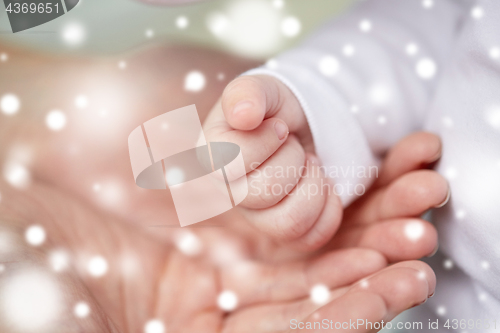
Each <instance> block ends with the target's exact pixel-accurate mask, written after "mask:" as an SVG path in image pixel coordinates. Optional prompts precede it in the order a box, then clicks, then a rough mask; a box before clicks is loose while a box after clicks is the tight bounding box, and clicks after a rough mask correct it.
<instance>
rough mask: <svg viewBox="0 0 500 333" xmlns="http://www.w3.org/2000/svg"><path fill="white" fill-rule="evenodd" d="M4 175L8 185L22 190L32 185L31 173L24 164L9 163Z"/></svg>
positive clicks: (5, 167)
mask: <svg viewBox="0 0 500 333" xmlns="http://www.w3.org/2000/svg"><path fill="white" fill-rule="evenodd" d="M3 175H4V178H5V180H6V181H7V183H9V184H10V185H11V186H13V187H15V188H18V189H21V190H22V189H26V188H27V187H28V186H29V185H30V183H31V173H30V171H29V170H28V168H27V167H26V166H25V165H24V164H22V163H17V162H7V163H6V164H5V166H4V169H3Z"/></svg>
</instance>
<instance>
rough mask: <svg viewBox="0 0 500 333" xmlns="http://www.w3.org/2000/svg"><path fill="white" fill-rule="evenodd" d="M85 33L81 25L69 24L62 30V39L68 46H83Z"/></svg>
mask: <svg viewBox="0 0 500 333" xmlns="http://www.w3.org/2000/svg"><path fill="white" fill-rule="evenodd" d="M86 35H87V33H86V31H85V28H84V27H83V25H81V24H80V23H77V22H72V23H69V24H68V25H66V26H64V28H63V30H62V39H63V41H64V42H65V43H66V44H67V45H69V46H78V45H81V44H83V42H84V41H85V38H86Z"/></svg>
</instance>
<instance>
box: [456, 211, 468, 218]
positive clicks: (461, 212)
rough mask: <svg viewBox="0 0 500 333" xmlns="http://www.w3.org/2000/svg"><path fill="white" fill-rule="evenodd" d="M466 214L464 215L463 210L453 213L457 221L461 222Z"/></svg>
mask: <svg viewBox="0 0 500 333" xmlns="http://www.w3.org/2000/svg"><path fill="white" fill-rule="evenodd" d="M465 215H466V213H465V210H463V209H457V211H456V212H455V217H456V218H457V219H459V220H462V219H463V218H464V217H465Z"/></svg>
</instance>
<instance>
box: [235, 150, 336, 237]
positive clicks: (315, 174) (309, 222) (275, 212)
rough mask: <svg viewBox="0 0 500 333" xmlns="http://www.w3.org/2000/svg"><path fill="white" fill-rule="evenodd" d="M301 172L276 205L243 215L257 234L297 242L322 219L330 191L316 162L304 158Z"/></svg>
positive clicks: (310, 158)
mask: <svg viewBox="0 0 500 333" xmlns="http://www.w3.org/2000/svg"><path fill="white" fill-rule="evenodd" d="M302 170H305V172H304V174H303V177H302V178H301V179H300V181H299V183H298V184H297V186H296V187H295V188H294V189H293V191H292V192H290V194H289V195H287V196H286V197H285V198H284V199H283V200H282V201H280V202H279V203H278V204H276V205H275V206H273V207H270V208H268V209H265V210H244V211H243V213H244V214H245V215H246V216H247V218H248V219H249V220H250V221H251V222H252V223H253V224H254V225H255V226H256V227H257V228H258V229H259V230H261V231H263V232H264V233H266V234H268V235H270V236H272V237H273V238H276V239H279V240H286V241H291V240H297V239H298V238H300V237H302V236H304V235H305V234H307V233H308V232H309V231H310V230H311V228H313V226H315V224H316V222H317V221H318V219H319V218H320V217H321V215H322V212H323V210H324V207H325V204H326V202H327V197H328V192H329V190H331V187H329V186H328V183H327V181H326V180H325V177H324V175H323V174H322V172H321V170H320V168H319V160H318V159H317V158H315V157H314V156H308V159H307V162H306V166H305V168H303V169H302ZM332 195H333V194H332ZM332 220H336V219H333V218H332ZM338 220H340V217H338Z"/></svg>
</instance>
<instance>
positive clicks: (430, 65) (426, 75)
mask: <svg viewBox="0 0 500 333" xmlns="http://www.w3.org/2000/svg"><path fill="white" fill-rule="evenodd" d="M415 71H416V72H417V75H418V76H419V77H420V78H422V79H424V80H429V79H432V78H433V77H434V76H435V75H436V72H437V65H436V63H435V62H434V60H432V59H431V58H422V59H420V60H419V61H418V62H417V65H416V67H415Z"/></svg>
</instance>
